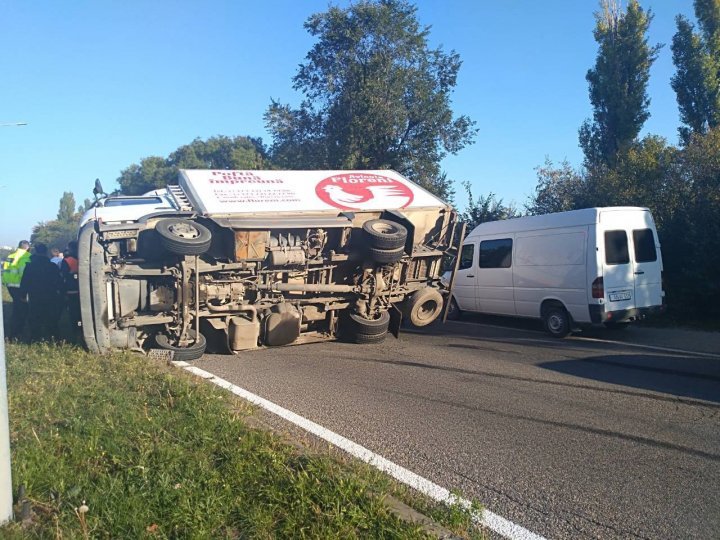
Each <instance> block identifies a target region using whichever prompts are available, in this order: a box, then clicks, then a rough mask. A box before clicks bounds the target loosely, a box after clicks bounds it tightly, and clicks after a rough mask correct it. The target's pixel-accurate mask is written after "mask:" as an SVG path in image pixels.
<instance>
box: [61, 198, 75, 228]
mask: <svg viewBox="0 0 720 540" xmlns="http://www.w3.org/2000/svg"><path fill="white" fill-rule="evenodd" d="M74 215H75V195H73V194H72V192H70V191H64V192H63V195H62V198H61V199H60V208H59V209H58V213H57V219H58V221H62V222H64V223H67V222H69V221H72V219H73V216H74Z"/></svg>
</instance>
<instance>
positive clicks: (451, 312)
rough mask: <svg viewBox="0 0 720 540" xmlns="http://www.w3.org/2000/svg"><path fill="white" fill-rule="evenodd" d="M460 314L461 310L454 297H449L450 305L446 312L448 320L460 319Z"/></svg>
mask: <svg viewBox="0 0 720 540" xmlns="http://www.w3.org/2000/svg"><path fill="white" fill-rule="evenodd" d="M461 315H462V311H460V308H459V307H458V305H457V302H456V301H455V299H454V298H450V307H449V308H448V312H447V318H448V321H457V320H459V319H460V316H461Z"/></svg>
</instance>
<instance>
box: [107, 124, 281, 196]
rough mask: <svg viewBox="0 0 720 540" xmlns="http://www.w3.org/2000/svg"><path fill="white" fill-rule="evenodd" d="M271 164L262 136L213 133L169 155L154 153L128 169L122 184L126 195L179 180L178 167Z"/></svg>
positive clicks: (227, 167) (201, 167)
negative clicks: (214, 135) (215, 135)
mask: <svg viewBox="0 0 720 540" xmlns="http://www.w3.org/2000/svg"><path fill="white" fill-rule="evenodd" d="M269 167H271V164H270V162H269V160H268V156H267V151H266V150H265V147H264V146H263V143H262V140H261V139H255V138H251V137H232V138H231V137H225V136H218V137H211V138H210V139H208V140H207V141H202V140H200V139H195V140H194V141H193V142H191V143H190V144H187V145H184V146H181V147H180V148H178V149H177V150H175V151H174V152H173V153H172V154H170V155H169V156H168V157H167V158H162V157H158V156H150V157H146V158H143V159H142V160H141V161H140V163H139V164H133V165H130V166H129V167H128V168H126V169H124V170H123V171H122V172H121V174H120V178H118V180H117V181H118V184H120V190H121V191H122V193H124V194H126V195H140V194H142V193H146V192H148V191H151V190H153V189H157V188H162V187H165V186H166V185H168V184H177V175H178V169H265V168H269Z"/></svg>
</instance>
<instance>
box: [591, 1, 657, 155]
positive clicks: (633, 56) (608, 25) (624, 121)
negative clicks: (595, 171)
mask: <svg viewBox="0 0 720 540" xmlns="http://www.w3.org/2000/svg"><path fill="white" fill-rule="evenodd" d="M595 18H596V26H595V30H594V32H593V35H594V37H595V41H597V43H598V46H599V48H598V53H597V58H596V60H595V67H593V68H592V69H590V70H589V71H588V72H587V75H586V77H585V78H586V79H587V81H588V84H589V93H590V103H591V104H592V107H593V118H592V121H591V120H586V121H585V122H584V123H583V125H582V127H581V128H580V132H579V136H580V146H581V147H582V149H583V152H584V153H585V165H586V166H588V167H593V166H597V165H605V166H608V167H610V168H612V167H614V166H615V164H616V163H617V159H618V157H619V155H620V154H622V153H623V152H625V151H627V149H628V148H629V147H630V146H631V145H632V143H633V142H634V141H635V140H636V139H637V136H638V133H640V129H641V128H642V126H643V124H644V123H645V121H646V120H647V119H648V118H649V117H650V112H649V111H648V107H649V105H650V98H649V97H648V95H647V84H648V80H649V78H650V66H651V65H652V63H653V62H654V61H655V59H656V58H657V53H658V51H659V49H660V46H659V45H655V46H651V45H649V44H648V39H647V31H648V28H649V26H650V22H651V21H652V13H651V12H650V10H648V11H644V10H643V9H642V8H641V7H640V4H638V2H637V0H630V2H629V3H628V5H627V9H626V10H624V11H623V10H622V9H621V7H620V5H619V3H618V1H617V0H602V1H601V2H600V10H599V11H598V12H596V13H595Z"/></svg>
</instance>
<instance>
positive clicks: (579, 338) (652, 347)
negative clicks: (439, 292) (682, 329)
mask: <svg viewBox="0 0 720 540" xmlns="http://www.w3.org/2000/svg"><path fill="white" fill-rule="evenodd" d="M448 322H450V323H452V324H464V325H468V326H484V327H486V328H495V329H498V330H514V331H516V332H530V333H533V334H544V333H545V332H544V331H542V330H533V329H528V328H513V327H511V326H500V325H497V324H487V323H480V322H477V323H475V322H470V321H448ZM410 333H417V334H421V333H422V332H414V331H411V332H410ZM566 339H568V340H570V341H580V342H583V341H590V342H596V343H611V344H613V345H625V346H626V347H635V348H638V349H648V350H651V351H664V352H671V353H682V354H693V355H695V356H703V357H706V358H720V354H714V353H706V352H700V351H689V350H686V349H672V348H670V347H659V346H657V345H644V344H642V343H628V342H627V341H617V340H610V339H601V338H592V337H586V336H582V335H577V336H569V337H568V338H566ZM541 341H543V342H546V343H562V340H558V339H555V338H553V339H544V340H541Z"/></svg>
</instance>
